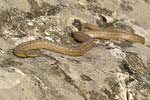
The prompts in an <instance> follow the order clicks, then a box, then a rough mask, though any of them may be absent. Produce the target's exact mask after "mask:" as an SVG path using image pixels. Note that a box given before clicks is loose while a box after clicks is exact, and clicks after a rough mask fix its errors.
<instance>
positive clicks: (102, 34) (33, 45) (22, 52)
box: [14, 23, 145, 57]
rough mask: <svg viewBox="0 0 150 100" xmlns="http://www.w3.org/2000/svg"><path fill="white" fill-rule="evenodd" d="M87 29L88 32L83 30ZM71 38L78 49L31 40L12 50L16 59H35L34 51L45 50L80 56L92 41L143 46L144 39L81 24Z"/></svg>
mask: <svg viewBox="0 0 150 100" xmlns="http://www.w3.org/2000/svg"><path fill="white" fill-rule="evenodd" d="M85 29H89V30H85ZM73 38H74V39H75V40H77V41H79V42H81V44H80V46H78V47H64V46H61V45H58V44H55V43H52V42H50V41H48V40H40V39H37V40H32V41H28V42H24V43H22V44H19V45H18V46H17V47H15V49H14V54H15V55H16V56H18V57H36V56H39V55H38V54H37V53H36V52H35V50H37V49H46V50H50V51H53V52H56V53H60V54H65V55H69V56H81V55H83V54H84V53H85V52H87V51H88V50H89V49H91V48H92V45H93V39H95V38H97V39H116V40H119V39H120V40H121V39H122V40H127V41H131V42H137V43H141V44H144V42H145V39H144V38H143V37H141V36H139V35H136V34H129V33H127V32H126V31H124V30H122V29H118V28H112V27H108V28H100V27H97V26H94V25H91V24H87V23H86V24H82V25H81V31H79V32H74V33H73Z"/></svg>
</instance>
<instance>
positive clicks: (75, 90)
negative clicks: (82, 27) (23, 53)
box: [0, 0, 150, 100]
mask: <svg viewBox="0 0 150 100" xmlns="http://www.w3.org/2000/svg"><path fill="white" fill-rule="evenodd" d="M149 8H150V4H149V0H132V1H131V0H109V1H108V0H0V10H1V14H0V32H1V33H0V36H1V37H0V44H1V47H0V100H150V96H149V95H150V52H149V51H150V33H149V32H150V30H149V27H150V23H149V22H148V21H147V19H149V18H150V10H149ZM77 22H81V23H91V24H94V25H97V26H106V27H107V25H112V26H114V27H120V28H123V29H125V30H127V31H129V32H134V33H136V34H138V35H141V36H143V37H144V38H145V39H146V42H145V44H144V45H143V44H138V43H130V42H128V41H115V40H95V41H94V47H93V48H92V49H91V50H89V51H88V52H87V53H85V54H84V55H83V56H80V57H70V56H66V55H62V54H57V53H54V52H51V51H47V50H40V52H41V53H42V54H41V56H40V57H36V58H19V57H16V56H14V54H13V49H14V48H15V47H16V45H17V44H20V43H22V42H25V41H29V40H33V39H37V38H46V39H48V40H50V41H52V42H56V43H58V44H62V45H65V46H73V45H75V44H77V43H76V41H74V40H73V39H72V37H71V36H70V33H71V32H73V31H78V28H77V27H79V26H78V25H77V26H76V24H78V23H77Z"/></svg>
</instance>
